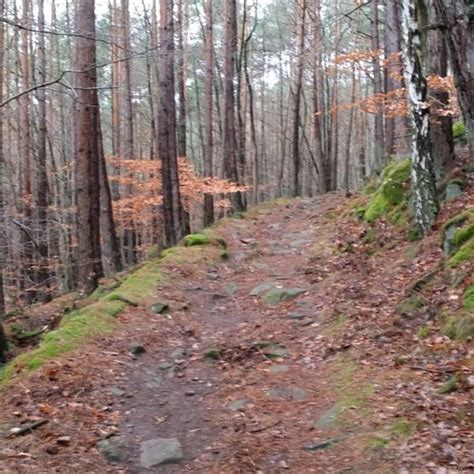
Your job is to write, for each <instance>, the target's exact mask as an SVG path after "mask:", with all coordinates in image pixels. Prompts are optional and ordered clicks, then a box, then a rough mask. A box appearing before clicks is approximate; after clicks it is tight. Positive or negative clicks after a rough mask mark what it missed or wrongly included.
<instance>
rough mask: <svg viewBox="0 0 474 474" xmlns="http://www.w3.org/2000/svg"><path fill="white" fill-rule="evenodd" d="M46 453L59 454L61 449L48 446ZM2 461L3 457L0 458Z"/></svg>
mask: <svg viewBox="0 0 474 474" xmlns="http://www.w3.org/2000/svg"><path fill="white" fill-rule="evenodd" d="M46 452H47V453H48V454H53V455H54V454H58V453H59V448H58V447H57V446H55V445H50V446H46ZM0 459H1V457H0Z"/></svg>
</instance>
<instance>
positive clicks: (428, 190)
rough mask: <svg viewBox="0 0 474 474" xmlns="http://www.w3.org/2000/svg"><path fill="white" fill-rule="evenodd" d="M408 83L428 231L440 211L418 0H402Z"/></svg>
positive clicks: (421, 221) (418, 191) (419, 195)
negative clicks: (422, 54)
mask: <svg viewBox="0 0 474 474" xmlns="http://www.w3.org/2000/svg"><path fill="white" fill-rule="evenodd" d="M402 26H403V43H404V44H403V56H404V60H405V83H406V88H407V93H408V102H409V107H410V113H411V121H412V127H413V130H412V156H411V162H412V187H413V196H414V205H415V219H416V222H417V224H418V225H419V227H420V229H421V230H422V232H423V233H427V232H428V231H429V230H430V228H431V226H432V224H433V222H434V221H435V219H436V216H437V214H438V209H439V207H438V200H437V196H436V181H435V174H434V163H433V157H432V153H431V140H430V121H429V118H430V110H429V106H428V103H427V100H428V86H427V83H426V79H425V77H424V75H423V70H422V66H421V59H420V56H421V35H420V26H419V21H418V11H417V8H416V5H415V0H403V11H402Z"/></svg>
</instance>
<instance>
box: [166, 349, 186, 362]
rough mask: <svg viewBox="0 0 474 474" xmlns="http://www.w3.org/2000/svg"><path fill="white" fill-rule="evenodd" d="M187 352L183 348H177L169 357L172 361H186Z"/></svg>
mask: <svg viewBox="0 0 474 474" xmlns="http://www.w3.org/2000/svg"><path fill="white" fill-rule="evenodd" d="M187 353H188V352H187V350H186V349H185V348H184V347H177V348H176V349H175V350H174V351H173V352H172V353H171V354H170V357H171V358H172V359H173V360H174V361H177V360H184V359H186V355H187Z"/></svg>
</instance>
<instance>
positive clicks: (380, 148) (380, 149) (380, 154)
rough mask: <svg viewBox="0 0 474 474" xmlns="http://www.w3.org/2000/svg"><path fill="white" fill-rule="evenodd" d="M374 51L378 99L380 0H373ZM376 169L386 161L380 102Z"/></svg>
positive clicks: (380, 83) (380, 79)
mask: <svg viewBox="0 0 474 474" xmlns="http://www.w3.org/2000/svg"><path fill="white" fill-rule="evenodd" d="M371 6H372V22H371V25H372V28H371V30H372V52H373V54H374V58H373V61H372V64H373V73H374V94H375V96H376V99H378V98H380V97H381V95H382V94H383V81H382V71H381V68H380V55H379V54H378V53H379V51H380V37H379V8H378V7H379V0H372V3H371ZM374 127H375V137H374V138H375V142H374V150H375V169H376V170H377V171H378V170H380V169H382V168H383V165H384V161H385V141H384V124H383V105H382V104H379V105H378V106H377V111H376V113H375V123H374Z"/></svg>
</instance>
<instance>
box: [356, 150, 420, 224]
mask: <svg viewBox="0 0 474 474" xmlns="http://www.w3.org/2000/svg"><path fill="white" fill-rule="evenodd" d="M410 170H411V164H410V160H408V159H406V160H403V161H397V162H393V163H391V164H390V165H388V166H387V167H386V168H385V169H384V171H383V173H382V177H381V182H380V184H379V185H378V187H377V188H376V189H375V190H374V191H373V193H372V196H371V198H370V201H369V204H368V207H367V210H366V211H365V214H364V218H365V220H366V221H367V222H369V223H371V222H374V221H376V220H377V219H379V218H380V217H382V216H386V217H389V218H390V220H391V221H393V222H395V221H398V220H399V219H400V218H401V214H402V211H404V209H401V208H400V206H401V205H402V204H403V203H404V202H405V201H407V200H408V195H409V182H410ZM397 208H398V209H397Z"/></svg>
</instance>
